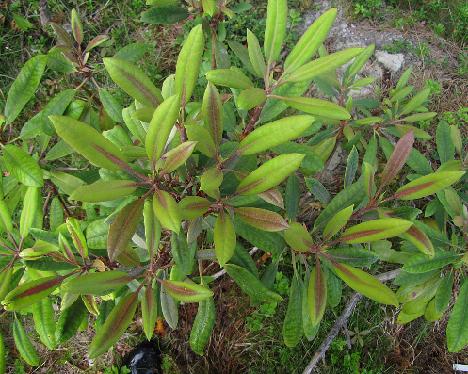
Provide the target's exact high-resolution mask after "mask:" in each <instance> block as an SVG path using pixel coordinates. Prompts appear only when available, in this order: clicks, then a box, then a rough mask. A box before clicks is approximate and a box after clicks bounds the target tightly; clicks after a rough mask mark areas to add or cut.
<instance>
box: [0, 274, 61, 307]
mask: <svg viewBox="0 0 468 374" xmlns="http://www.w3.org/2000/svg"><path fill="white" fill-rule="evenodd" d="M64 279H65V278H64V277H62V276H50V277H43V278H40V279H36V280H32V281H29V282H25V283H22V284H21V285H20V286H18V287H16V288H15V289H13V290H12V291H10V292H9V293H8V295H6V297H5V299H4V300H3V301H2V304H3V305H4V307H5V309H6V310H8V311H13V310H20V309H24V308H28V307H30V306H31V305H33V304H34V303H36V302H38V301H39V300H41V299H43V298H44V297H47V296H48V295H50V294H51V293H52V292H53V291H54V290H55V289H56V288H57V287H58V286H59V285H60V283H62V281H63V280H64Z"/></svg>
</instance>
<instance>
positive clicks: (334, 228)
mask: <svg viewBox="0 0 468 374" xmlns="http://www.w3.org/2000/svg"><path fill="white" fill-rule="evenodd" d="M353 208H354V205H350V206H348V207H347V208H344V209H342V210H340V211H339V212H338V213H336V214H335V215H334V216H333V217H332V218H331V219H330V221H328V223H327V225H326V226H325V228H324V229H323V236H324V237H326V238H331V237H332V236H333V235H335V234H336V233H337V232H338V231H340V230H341V229H342V228H343V227H345V225H346V224H347V223H348V220H349V218H350V217H351V215H352V214H353Z"/></svg>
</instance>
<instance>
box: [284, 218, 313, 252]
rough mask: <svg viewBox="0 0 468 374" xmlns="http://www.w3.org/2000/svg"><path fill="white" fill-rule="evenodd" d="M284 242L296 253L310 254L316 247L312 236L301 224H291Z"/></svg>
mask: <svg viewBox="0 0 468 374" xmlns="http://www.w3.org/2000/svg"><path fill="white" fill-rule="evenodd" d="M284 240H285V241H286V243H288V245H289V246H290V247H291V248H292V249H293V250H295V251H298V252H308V251H309V250H310V248H311V247H312V246H313V245H314V241H313V240H312V236H310V234H309V232H308V231H307V229H306V228H305V227H304V226H303V225H301V224H300V223H299V222H291V223H290V224H289V227H288V229H287V230H286V231H285V232H284Z"/></svg>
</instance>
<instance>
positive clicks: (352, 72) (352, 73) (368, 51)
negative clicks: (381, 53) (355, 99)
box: [343, 44, 375, 86]
mask: <svg viewBox="0 0 468 374" xmlns="http://www.w3.org/2000/svg"><path fill="white" fill-rule="evenodd" d="M374 50H375V44H371V45H369V46H367V47H366V48H365V49H363V51H362V52H361V53H360V54H359V55H358V56H357V57H356V58H355V59H354V61H353V63H352V64H350V65H349V66H348V68H347V69H346V72H345V75H344V79H343V80H344V82H345V85H346V86H349V85H350V84H351V83H353V80H354V79H355V77H356V74H358V73H359V72H360V71H361V70H362V68H363V67H364V65H365V63H366V62H367V61H369V58H370V57H371V56H372V55H373V54H374Z"/></svg>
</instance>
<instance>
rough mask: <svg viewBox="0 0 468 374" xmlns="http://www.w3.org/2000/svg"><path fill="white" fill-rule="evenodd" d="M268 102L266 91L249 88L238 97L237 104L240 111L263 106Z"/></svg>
mask: <svg viewBox="0 0 468 374" xmlns="http://www.w3.org/2000/svg"><path fill="white" fill-rule="evenodd" d="M265 100H266V94H265V90H264V89H262V88H247V89H246V90H244V91H242V92H241V93H240V94H239V96H237V100H236V104H237V107H238V108H239V109H242V110H250V109H252V108H255V107H256V106H260V105H262V104H263V103H264V102H265Z"/></svg>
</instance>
